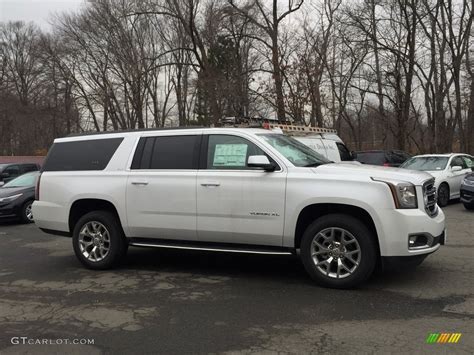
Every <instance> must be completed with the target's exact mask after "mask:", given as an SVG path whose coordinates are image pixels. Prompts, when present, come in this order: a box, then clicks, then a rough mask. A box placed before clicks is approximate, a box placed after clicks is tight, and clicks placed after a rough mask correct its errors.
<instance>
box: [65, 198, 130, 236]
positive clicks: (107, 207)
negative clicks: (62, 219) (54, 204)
mask: <svg viewBox="0 0 474 355" xmlns="http://www.w3.org/2000/svg"><path fill="white" fill-rule="evenodd" d="M92 211H109V212H111V213H112V214H114V215H115V217H116V218H117V219H118V220H119V221H120V226H121V227H122V230H123V221H122V220H121V218H120V215H119V213H118V211H117V208H116V207H115V205H114V204H113V203H112V202H110V201H108V200H104V199H99V198H82V199H78V200H76V201H74V202H73V203H72V205H71V208H70V209H69V218H68V226H69V232H70V233H72V232H73V230H74V226H75V225H76V223H77V221H79V219H80V218H81V217H82V216H84V215H85V214H86V213H89V212H92Z"/></svg>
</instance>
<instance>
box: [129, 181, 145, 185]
mask: <svg viewBox="0 0 474 355" xmlns="http://www.w3.org/2000/svg"><path fill="white" fill-rule="evenodd" d="M132 185H143V186H145V185H148V181H132Z"/></svg>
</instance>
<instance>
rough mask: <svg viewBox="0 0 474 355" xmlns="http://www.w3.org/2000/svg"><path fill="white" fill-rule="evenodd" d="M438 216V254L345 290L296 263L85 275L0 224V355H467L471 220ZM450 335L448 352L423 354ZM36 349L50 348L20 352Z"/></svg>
mask: <svg viewBox="0 0 474 355" xmlns="http://www.w3.org/2000/svg"><path fill="white" fill-rule="evenodd" d="M444 210H445V213H446V215H447V223H448V231H449V232H448V244H447V245H446V246H445V247H443V248H442V249H441V250H440V251H439V252H437V253H435V254H434V255H431V256H430V257H428V259H426V260H425V262H424V263H423V264H422V265H421V266H420V267H419V268H418V269H416V270H411V271H404V272H398V273H391V274H382V275H378V276H375V277H374V278H373V279H372V280H371V281H370V282H369V283H368V284H366V285H365V286H364V287H362V288H360V289H358V290H350V291H341V290H331V289H323V288H320V287H317V286H315V285H314V284H313V283H312V282H311V281H310V280H309V278H308V277H307V276H306V273H305V272H304V269H303V267H302V265H301V264H300V262H299V261H298V259H296V258H295V257H274V256H249V255H234V254H211V253H203V252H191V251H189V252H178V251H159V250H150V249H139V248H130V250H129V253H128V257H127V260H126V262H125V264H124V265H123V266H122V267H121V268H119V269H116V270H113V271H105V272H94V271H89V270H86V269H84V268H82V267H81V266H80V265H79V263H78V261H77V260H76V258H75V256H74V255H73V252H72V247H71V240H70V239H68V238H61V237H53V236H48V235H46V234H43V233H42V232H40V231H39V230H38V229H37V228H36V227H35V226H34V225H17V224H14V223H10V222H5V223H2V224H1V225H0V354H9V353H32V354H36V353H44V354H53V353H65V352H68V353H77V354H79V353H90V354H100V353H144V352H153V353H166V354H173V353H221V352H227V353H240V352H243V353H262V352H263V353H273V352H278V351H280V352H283V353H285V352H288V353H297V354H302V353H310V352H312V353H316V352H317V353H327V354H329V353H369V352H374V353H387V352H393V353H395V352H404V353H405V352H419V353H420V352H421V353H423V352H426V353H428V352H429V353H440V354H445V353H472V351H473V349H474V282H473V281H474V278H473V276H472V275H473V274H474V258H473V256H474V236H473V231H474V213H472V212H471V213H469V212H467V211H465V210H464V209H463V207H462V205H461V204H459V203H457V204H453V205H450V206H448V207H447V208H445V209H444ZM453 332H455V333H462V336H461V339H460V340H459V342H458V343H457V344H426V338H427V336H428V334H429V333H453ZM15 337H28V338H29V340H22V339H20V338H15ZM12 338H13V339H12ZM36 339H40V341H41V339H48V342H50V343H52V344H43V345H38V344H36V345H26V344H25V345H22V342H23V341H24V342H37V340H36ZM61 339H68V340H69V341H74V339H89V340H91V339H92V340H93V342H94V343H93V345H90V344H89V345H87V344H85V345H65V344H64V343H65V340H63V341H60V340H61ZM12 342H14V343H20V344H19V345H17V344H12ZM61 342H62V343H63V344H61V345H60V344H56V343H61Z"/></svg>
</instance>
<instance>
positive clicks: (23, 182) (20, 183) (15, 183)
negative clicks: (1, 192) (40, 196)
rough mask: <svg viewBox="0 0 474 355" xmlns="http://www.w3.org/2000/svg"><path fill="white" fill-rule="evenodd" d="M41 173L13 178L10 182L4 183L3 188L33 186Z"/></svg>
mask: <svg viewBox="0 0 474 355" xmlns="http://www.w3.org/2000/svg"><path fill="white" fill-rule="evenodd" d="M38 175H39V173H37V172H35V173H29V174H24V175H21V176H19V177H17V178H16V179H13V180H12V181H10V182H9V183H7V184H5V185H3V188H12V187H32V186H35V184H36V178H37V177H38Z"/></svg>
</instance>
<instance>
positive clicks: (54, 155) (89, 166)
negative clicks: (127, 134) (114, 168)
mask: <svg viewBox="0 0 474 355" xmlns="http://www.w3.org/2000/svg"><path fill="white" fill-rule="evenodd" d="M122 141H123V138H109V139H92V140H86V141H76V142H63V143H54V144H53V146H52V147H51V149H50V151H49V153H48V156H47V158H46V161H45V163H44V166H43V171H86V170H104V169H105V168H106V167H107V164H109V161H110V159H112V156H113V155H114V153H115V151H116V150H117V148H118V147H119V145H120V143H122Z"/></svg>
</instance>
